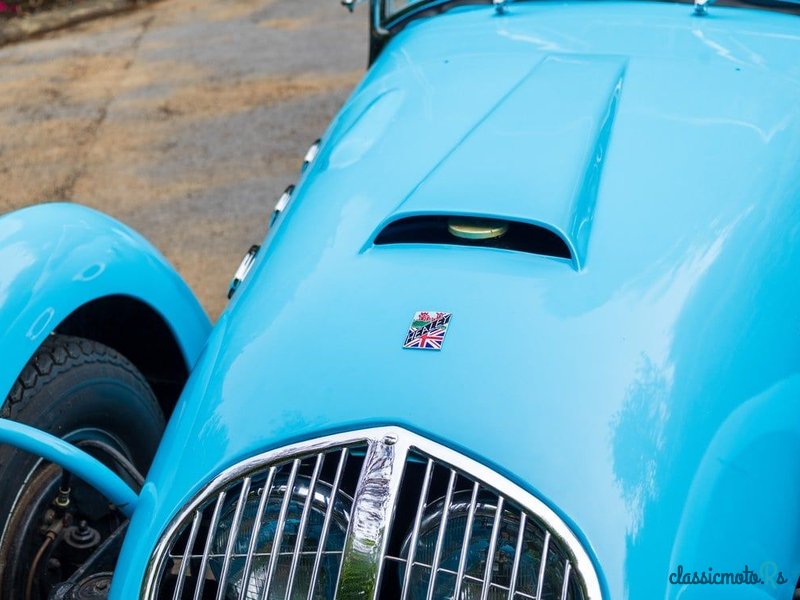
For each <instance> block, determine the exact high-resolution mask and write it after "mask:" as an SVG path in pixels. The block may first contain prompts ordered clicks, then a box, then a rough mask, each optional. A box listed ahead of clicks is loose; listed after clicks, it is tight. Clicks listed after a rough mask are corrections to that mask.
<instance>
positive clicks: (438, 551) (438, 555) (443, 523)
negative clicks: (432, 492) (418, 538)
mask: <svg viewBox="0 0 800 600" xmlns="http://www.w3.org/2000/svg"><path fill="white" fill-rule="evenodd" d="M455 487H456V472H455V469H450V480H449V481H448V482H447V493H446V495H445V498H444V505H443V506H442V519H441V520H440V521H439V531H438V532H437V535H436V546H435V547H434V550H433V560H432V561H431V576H430V577H429V578H428V595H427V598H426V600H433V590H434V589H436V574H437V572H438V569H439V563H440V562H441V561H442V546H443V545H444V536H445V533H447V518H448V517H449V516H450V504H451V503H452V501H453V490H454V489H455Z"/></svg>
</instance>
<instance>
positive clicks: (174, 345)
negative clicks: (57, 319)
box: [54, 295, 191, 418]
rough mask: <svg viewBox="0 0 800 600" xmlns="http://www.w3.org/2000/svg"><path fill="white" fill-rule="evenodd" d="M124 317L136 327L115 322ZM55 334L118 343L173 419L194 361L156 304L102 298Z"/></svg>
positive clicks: (114, 345) (126, 298)
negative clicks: (187, 355)
mask: <svg viewBox="0 0 800 600" xmlns="http://www.w3.org/2000/svg"><path fill="white" fill-rule="evenodd" d="M120 317H121V318H123V319H124V320H125V322H127V323H128V324H129V325H130V326H128V327H124V328H119V327H115V323H116V321H117V319H119V318H120ZM54 333H59V334H64V335H74V336H77V337H82V338H86V339H90V340H93V341H95V342H100V343H101V344H104V345H106V346H108V347H110V348H114V350H116V351H117V352H119V353H120V354H122V355H123V356H124V357H125V358H127V359H128V360H129V361H131V363H133V365H134V366H135V367H136V368H137V369H138V370H139V372H140V373H141V374H142V375H144V378H145V379H146V380H147V382H148V383H149V384H150V387H151V388H152V390H153V392H154V393H155V395H156V398H157V399H158V402H159V404H160V405H161V409H162V410H163V411H164V415H165V416H166V417H167V418H169V416H170V414H171V413H172V409H173V408H174V407H175V404H176V403H177V401H178V396H180V393H181V390H182V389H183V386H184V384H185V383H186V380H187V379H188V377H189V369H190V368H191V365H190V364H187V361H186V357H184V355H183V352H182V351H181V347H180V342H179V340H178V339H177V337H176V336H175V333H174V332H173V331H172V330H171V328H170V326H169V324H168V323H167V322H166V321H165V320H164V317H163V316H161V315H160V314H159V313H158V311H156V310H155V309H154V308H153V307H151V306H149V305H147V304H145V303H144V302H142V301H141V300H138V299H136V298H132V297H130V296H123V295H112V296H104V297H102V298H96V299H94V300H91V301H89V302H87V303H86V304H84V305H82V306H80V307H78V308H77V309H76V310H74V311H73V312H72V313H71V314H70V315H69V316H67V318H66V319H64V321H62V322H61V323H60V324H59V325H58V326H57V327H56V328H55V331H54Z"/></svg>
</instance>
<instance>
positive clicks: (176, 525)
mask: <svg viewBox="0 0 800 600" xmlns="http://www.w3.org/2000/svg"><path fill="white" fill-rule="evenodd" d="M386 439H394V440H397V442H396V443H395V444H394V446H395V455H396V456H397V453H398V452H402V453H403V457H402V460H401V462H400V463H399V464H404V462H403V461H404V460H405V455H406V453H407V452H408V451H409V449H412V448H413V449H418V450H419V451H420V452H423V453H424V454H426V455H429V456H432V457H434V458H435V459H436V460H437V461H442V462H445V463H447V464H448V465H451V466H452V467H454V468H456V469H457V470H458V471H460V472H462V473H465V474H467V475H468V476H469V478H470V479H472V480H474V481H476V482H479V483H481V484H483V485H485V486H487V487H491V488H493V489H494V490H495V491H496V492H497V493H499V494H500V495H501V496H502V497H505V498H507V499H509V500H513V501H514V503H515V504H517V505H519V506H521V507H523V508H524V509H525V510H526V511H528V512H530V513H532V514H534V515H536V516H537V518H538V519H539V520H541V521H542V523H543V524H544V526H545V527H546V528H547V529H548V530H549V531H547V534H546V536H547V537H546V539H547V540H548V542H549V537H550V532H552V534H553V535H555V536H557V538H558V539H559V540H560V542H562V543H563V545H564V548H565V549H566V550H567V551H568V552H569V553H570V554H571V557H570V558H571V559H572V568H573V569H577V571H578V572H579V573H580V574H581V577H582V579H583V583H584V585H585V587H586V600H602V598H603V596H602V593H601V587H600V582H599V578H598V576H597V572H596V570H595V567H594V564H593V562H592V559H591V558H590V557H589V554H588V553H587V552H586V550H585V549H584V547H583V545H582V543H581V542H580V541H579V539H578V538H577V536H576V535H575V534H574V533H573V532H572V530H571V529H570V527H569V526H568V525H567V524H566V523H565V522H564V521H563V520H562V519H561V518H560V517H559V516H558V515H557V514H556V513H555V512H554V511H553V510H552V509H551V508H550V507H549V506H547V505H546V504H545V503H544V502H542V501H541V500H540V499H539V498H537V497H536V496H534V495H533V494H531V493H530V492H528V491H526V490H525V489H523V488H522V487H520V486H519V485H517V484H516V483H514V482H512V481H511V480H509V479H506V478H505V477H504V476H502V475H500V474H499V473H497V472H495V471H494V470H493V469H491V468H489V467H487V466H486V465H484V464H482V463H479V462H477V461H475V460H473V459H471V458H469V457H467V456H465V455H463V454H461V453H460V452H457V451H455V450H452V449H451V448H448V447H447V446H443V445H441V444H439V443H436V442H433V441H431V440H429V439H427V438H424V437H422V436H419V435H417V434H415V433H412V432H410V431H408V430H406V429H403V428H400V427H395V426H391V427H376V428H370V429H364V430H358V431H351V432H346V433H340V434H334V435H329V436H325V437H322V438H317V439H313V440H310V441H305V442H300V443H295V444H291V445H288V446H285V447H282V448H278V449H275V450H270V451H268V452H264V453H262V454H259V455H257V456H253V457H251V458H248V459H246V460H243V461H241V462H239V463H237V464H235V465H233V466H231V467H229V468H227V469H226V470H224V471H223V472H221V473H220V474H219V475H217V476H216V477H214V478H213V479H212V480H211V481H210V482H208V483H207V484H206V485H204V486H203V487H202V488H201V489H200V491H199V492H198V493H197V495H195V496H194V498H193V500H192V501H191V502H189V503H188V504H187V505H186V506H184V507H182V508H181V509H180V511H179V512H178V513H177V514H176V515H175V517H174V518H173V519H172V521H170V524H169V525H168V526H167V528H166V529H165V530H164V532H163V533H162V536H161V538H160V539H159V542H158V544H157V545H156V547H155V548H154V552H153V556H152V558H151V561H150V563H149V565H148V567H147V572H146V574H145V578H144V582H143V585H142V598H145V599H146V600H152V598H154V597H155V594H156V591H157V583H158V577H159V574H160V568H161V565H162V564H163V562H162V561H163V560H165V556H166V553H167V552H168V549H169V545H170V543H171V541H172V540H173V537H174V536H175V535H176V533H177V532H178V531H179V530H180V529H181V527H183V525H184V523H185V522H186V521H187V520H188V519H189V518H191V515H192V513H193V511H195V510H197V509H198V508H199V507H200V506H201V505H202V504H204V503H205V502H207V501H208V500H209V498H211V497H213V496H214V495H216V494H219V493H220V490H221V489H222V488H223V487H224V486H225V485H227V484H228V483H230V482H232V481H234V480H237V479H242V478H244V477H247V476H248V475H250V474H251V473H252V472H254V471H257V470H259V469H263V467H264V466H265V465H271V464H277V463H280V462H286V461H288V460H290V459H292V458H294V457H295V456H298V455H304V456H307V455H310V454H313V453H317V452H323V451H325V450H327V449H331V448H343V447H346V446H353V445H356V444H363V443H365V442H366V443H371V442H373V443H374V441H376V440H386ZM382 445H385V444H382ZM396 471H398V472H400V473H402V469H397V470H396ZM397 483H399V477H398V478H397V481H395V484H397ZM394 491H395V492H396V488H395V489H394ZM332 497H335V496H332ZM386 508H387V511H386V512H385V513H384V515H385V518H387V519H389V520H388V521H386V524H389V523H390V522H391V516H392V511H393V510H394V506H393V504H392V503H389V506H387V507H386ZM389 508H391V511H389V510H388V509H389ZM353 510H354V512H355V511H356V507H355V505H354V509H353ZM352 522H353V519H351V523H352ZM388 534H389V532H388V529H385V530H384V532H383V534H382V541H383V542H385V541H386V536H388ZM211 538H213V535H211V536H210V538H209V539H211ZM208 543H210V542H208ZM382 554H383V548H381V555H382ZM544 556H545V557H546V553H545V554H544ZM545 560H546V558H545ZM543 562H544V561H543ZM203 569H205V565H203ZM540 570H541V569H540ZM380 571H382V569H380ZM203 572H204V570H201V571H200V573H203ZM378 578H379V576H376V582H375V583H376V584H379V583H380V582H379V580H378ZM199 580H200V586H199V587H198V590H200V591H201V590H202V580H203V579H202V576H200V577H199ZM541 584H542V577H541V576H540V578H539V585H541ZM375 590H377V587H376V588H375V589H374V590H373V593H374V591H375ZM199 597H200V596H198V595H195V598H197V599H198V600H199ZM340 597H341V596H340Z"/></svg>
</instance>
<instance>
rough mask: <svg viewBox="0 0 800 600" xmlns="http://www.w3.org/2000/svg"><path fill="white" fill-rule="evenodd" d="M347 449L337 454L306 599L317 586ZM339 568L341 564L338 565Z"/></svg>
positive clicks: (345, 461) (312, 595) (345, 462)
mask: <svg viewBox="0 0 800 600" xmlns="http://www.w3.org/2000/svg"><path fill="white" fill-rule="evenodd" d="M347 453H348V449H347V448H343V449H342V452H341V453H340V455H339V463H338V465H337V467H336V475H335V476H334V478H333V485H332V486H331V501H330V502H329V503H328V508H327V509H326V511H325V520H324V521H323V522H322V532H321V533H320V537H319V545H318V546H317V553H316V555H315V556H314V567H313V568H312V570H311V584H310V585H309V587H308V600H312V599H313V598H314V591H315V590H316V586H317V578H318V577H319V569H320V563H321V561H322V553H323V552H324V551H325V544H326V543H327V541H328V531H329V530H330V526H331V519H332V516H333V499H335V498H336V496H337V494H338V493H339V486H340V485H341V481H342V473H343V472H344V468H345V465H346V464H347ZM339 568H341V566H340V567H339Z"/></svg>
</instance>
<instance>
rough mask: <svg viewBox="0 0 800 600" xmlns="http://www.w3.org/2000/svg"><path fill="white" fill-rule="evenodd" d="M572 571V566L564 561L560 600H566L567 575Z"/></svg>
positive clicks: (567, 589) (567, 588)
mask: <svg viewBox="0 0 800 600" xmlns="http://www.w3.org/2000/svg"><path fill="white" fill-rule="evenodd" d="M571 571H572V564H571V563H570V562H569V561H566V562H565V564H564V585H562V586H561V600H567V592H568V591H569V575H570V572H571Z"/></svg>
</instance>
